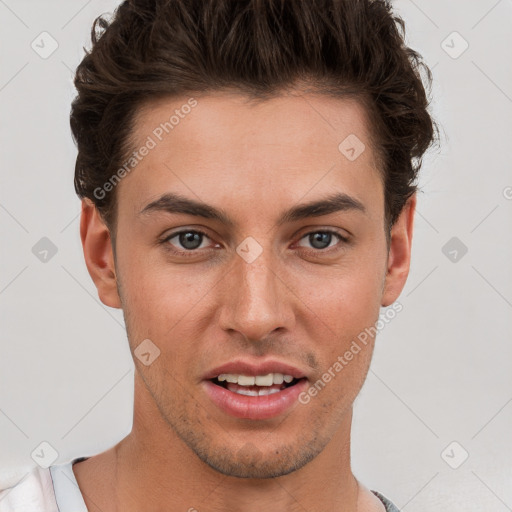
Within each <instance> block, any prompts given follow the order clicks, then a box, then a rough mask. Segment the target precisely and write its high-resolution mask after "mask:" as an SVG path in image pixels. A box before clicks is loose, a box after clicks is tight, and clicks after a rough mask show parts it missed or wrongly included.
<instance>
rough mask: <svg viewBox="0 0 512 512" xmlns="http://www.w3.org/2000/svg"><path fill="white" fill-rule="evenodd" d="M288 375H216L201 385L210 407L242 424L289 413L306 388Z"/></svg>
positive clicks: (304, 382) (297, 377) (299, 379)
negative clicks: (214, 407)
mask: <svg viewBox="0 0 512 512" xmlns="http://www.w3.org/2000/svg"><path fill="white" fill-rule="evenodd" d="M288 371H290V373H277V372H276V373H264V374H263V373H262V374H259V375H256V374H255V373H253V374H252V375H247V373H251V372H250V371H247V370H246V373H244V374H242V373H240V374H238V373H219V374H217V375H214V376H211V374H210V376H209V377H210V378H208V379H205V380H204V381H203V386H204V391H205V392H206V394H207V396H208V397H209V398H210V400H211V402H212V404H213V405H215V406H216V407H217V408H218V409H219V410H220V411H222V412H223V413H224V414H227V415H228V416H231V417H234V418H241V419H245V420H269V419H271V418H274V417H276V416H279V415H281V414H283V413H284V412H285V411H288V410H290V409H291V408H292V407H294V406H296V405H297V404H298V402H299V396H300V394H301V393H303V392H304V391H305V390H306V389H307V387H308V379H307V378H306V377H303V376H301V374H300V372H298V371H296V370H295V376H294V375H291V373H292V370H291V369H289V370H288Z"/></svg>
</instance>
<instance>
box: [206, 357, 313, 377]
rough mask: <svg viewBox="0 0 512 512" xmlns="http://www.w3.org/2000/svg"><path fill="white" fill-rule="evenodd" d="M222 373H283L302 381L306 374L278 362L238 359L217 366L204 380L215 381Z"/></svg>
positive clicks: (254, 374) (252, 374) (251, 374)
mask: <svg viewBox="0 0 512 512" xmlns="http://www.w3.org/2000/svg"><path fill="white" fill-rule="evenodd" d="M222 373H231V374H235V375H250V376H256V375H267V374H268V373H282V374H283V375H291V376H292V377H294V378H295V379H302V378H303V377H305V376H306V375H305V373H304V372H303V371H301V370H299V369H298V368H296V367H295V366H291V365H290V364H288V363H284V362H281V361H276V360H268V361H264V362H255V361H249V360H242V359H238V360H235V361H230V362H229V363H225V364H223V365H221V366H217V367H216V368H214V369H213V370H210V371H209V372H208V373H207V374H206V375H205V376H204V380H208V379H214V378H215V377H218V376H219V375H220V374H222Z"/></svg>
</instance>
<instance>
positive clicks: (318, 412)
mask: <svg viewBox="0 0 512 512" xmlns="http://www.w3.org/2000/svg"><path fill="white" fill-rule="evenodd" d="M195 99H196V100H197V105H196V106H195V107H194V108H192V109H185V110H187V111H188V110H190V112H189V113H188V114H187V115H184V116H183V118H180V121H179V123H177V124H176V125H175V126H174V127H173V129H172V130H169V133H166V132H165V131H163V133H160V131H158V130H157V132H155V129H157V128H158V127H159V126H160V124H161V123H162V122H165V121H168V120H169V117H170V116H171V115H172V114H173V112H174V111H175V109H178V110H180V107H181V106H182V105H184V104H186V103H187V100H188V98H183V99H172V100H160V101H159V102H158V103H154V104H152V105H151V106H150V107H149V108H147V109H146V110H145V111H144V113H143V114H142V115H141V116H140V118H139V119H138V121H137V123H136V126H135V131H134V134H135V138H136V141H137V142H136V148H140V147H141V146H143V145H144V144H146V142H147V140H148V139H147V138H148V136H151V138H152V139H153V140H154V141H155V142H156V146H155V147H154V148H152V149H151V150H150V151H149V152H148V154H147V156H145V157H144V158H143V159H142V160H141V161H140V163H139V164H138V165H137V166H136V168H135V169H134V170H133V171H131V173H130V174H128V175H127V176H126V177H124V178H123V179H122V181H121V183H120V184H119V185H118V190H117V194H118V195H117V197H118V212H117V236H116V274H117V280H118V285H119V288H118V289H119V294H120V300H121V303H122V307H123V310H124V315H125V320H126V325H127V330H128V336H129V341H130V347H131V350H132V351H134V350H135V349H136V348H137V346H138V345H139V344H140V343H141V342H142V341H143V340H146V339H149V340H151V342H152V343H153V344H154V345H156V346H157V347H158V349H159V350H160V355H159V357H158V358H157V359H155V360H154V361H153V362H152V363H151V364H150V365H149V366H145V365H143V364H141V363H140V362H139V361H138V359H137V358H135V362H136V365H137V371H138V372H139V373H140V375H141V377H142V379H143V381H144V383H145V385H146V387H147V389H148V391H149V392H150V394H151V396H152V398H153V399H154V401H155V403H156V405H157V406H158V409H159V411H160V414H161V415H162V417H163V419H164V420H165V421H166V422H167V423H168V425H169V427H170V428H171V429H173V430H174V432H175V433H176V434H178V436H179V437H180V438H181V439H182V441H183V442H184V443H185V444H186V445H187V446H188V447H189V448H190V449H191V450H193V452H194V453H196V454H197V456H199V458H200V459H201V460H203V461H204V462H206V463H207V464H209V465H210V466H211V467H213V468H215V469H216V470H218V471H220V472H222V473H225V474H229V475H233V476H243V477H272V476H278V475H284V474H287V473H289V472H290V471H293V470H294V469H298V468H300V467H302V466H303V465H304V464H306V463H307V462H308V461H310V460H311V459H313V458H314V457H315V456H316V455H318V454H319V453H320V452H321V451H322V450H323V449H324V448H325V447H326V446H327V444H328V443H329V442H330V441H331V439H333V437H334V436H335V434H336V432H337V431H338V430H339V428H340V425H341V424H342V422H343V420H344V419H346V418H347V417H348V416H349V415H350V413H351V407H352V404H353V402H354V399H355V397H356V396H357V394H358V392H359V390H360V388H361V386H362V384H363V382H364V380H365V377H366V374H367V371H368V367H369V364H370V360H371V354H372V351H373V342H374V339H372V338H371V337H370V338H368V340H367V343H366V344H364V345H363V344H361V343H359V345H360V346H361V350H360V351H359V353H358V354H357V355H354V357H353V359H352V360H351V361H350V362H348V364H345V365H343V368H342V369H341V370H338V371H335V372H334V374H335V377H334V378H331V379H330V382H328V383H327V384H325V386H324V387H323V388H321V389H320V390H319V391H318V393H317V394H316V396H314V397H311V399H310V400H309V401H308V403H301V401H299V400H298V399H297V395H298V392H299V391H300V392H304V391H307V390H308V388H309V387H310V386H312V385H314V384H315V383H316V382H317V381H319V380H322V376H323V374H325V373H326V372H328V370H329V368H331V374H332V368H333V365H335V363H336V361H338V356H343V355H344V354H345V352H346V351H347V350H348V349H349V347H350V346H351V343H352V341H353V340H356V339H357V337H358V335H359V334H360V333H361V332H363V331H364V330H365V328H368V327H371V326H373V325H374V324H375V322H376V321H377V320H378V316H379V311H380V307H381V305H382V304H383V302H384V301H385V300H386V301H387V304H385V305H389V303H390V302H392V301H393V300H395V298H396V297H387V298H386V299H384V293H385V278H386V265H387V256H388V252H387V245H386V237H385V222H384V193H383V186H382V181H381V178H380V176H379V172H378V170H377V168H376V164H375V161H374V152H373V149H372V148H371V147H370V140H369V131H368V127H367V124H366V117H365V112H364V110H363V108H362V107H361V106H360V105H359V104H358V103H355V102H352V101H348V100H339V99H331V98H327V97H323V96H305V97H300V96H281V97H278V98H275V99H272V100H267V101H265V102H262V103H260V104H250V103H248V102H247V99H246V98H245V97H243V96H237V95H233V94H231V95H229V94H227V93H225V94H221V93H216V94H214V95H208V96H204V97H197V96H196V97H195ZM181 112H183V110H181ZM155 133H160V136H161V139H162V140H161V141H160V140H159V139H158V137H156V136H155ZM351 134H353V135H355V136H356V137H357V138H358V139H359V140H360V141H361V142H362V143H363V144H365V150H364V151H363V152H362V153H361V154H360V155H359V156H358V157H357V158H356V159H353V158H352V157H353V154H352V153H353V152H352V151H350V147H349V148H348V151H347V148H345V146H343V145H342V149H343V148H345V149H344V150H343V151H341V150H340V149H339V148H338V146H339V145H340V143H341V142H342V141H344V140H345V139H346V138H347V137H348V136H349V135H351ZM354 140H355V139H353V138H351V139H349V143H346V144H348V146H350V145H351V144H350V142H351V143H352V145H353V144H354ZM358 144H359V143H358ZM361 147H362V146H358V147H356V151H358V150H359V149H360V148H361ZM346 155H348V156H350V157H351V158H348V157H347V156H346ZM170 193H172V194H178V195H180V196H182V197H183V198H186V199H190V200H192V201H197V202H203V203H207V204H208V205H210V206H211V207H212V208H215V209H216V210H219V211H222V213H223V214H224V216H225V217H227V218H228V219H230V220H231V224H230V223H225V222H224V221H223V220H219V219H217V218H205V217H202V216H194V215H191V214H183V213H173V212H170V211H167V210H166V209H165V208H163V206H165V205H163V203H162V202H160V203H157V204H156V206H155V204H153V206H151V207H148V205H150V204H151V203H154V202H155V201H157V200H158V199H159V198H161V197H162V196H163V195H164V194H170ZM337 193H339V194H346V195H347V196H350V197H351V198H353V199H354V200H355V201H357V202H358V203H360V204H361V205H362V206H363V208H357V207H354V206H353V205H352V206H348V207H346V208H344V209H341V210H337V211H334V212H331V213H327V214H324V215H322V216H313V215H311V214H310V215H309V216H308V217H307V218H298V217H297V216H295V217H294V218H292V219H289V218H288V219H284V221H283V222H278V220H280V219H281V218H282V216H283V215H284V212H287V211H289V210H291V209H294V208H297V207H298V206H300V205H302V204H305V203H311V202H316V201H321V200H323V199H326V198H328V197H331V196H333V195H334V194H337ZM172 204H173V203H172V202H171V205H172ZM174 204H177V203H174ZM158 205H160V207H159V206H158ZM143 210H145V211H143ZM180 232H183V234H182V235H181V236H180V235H179V233H180ZM329 232H330V233H331V234H329ZM187 233H188V234H187ZM202 233H204V235H203V234H202ZM337 234H338V235H339V236H337ZM340 237H343V238H340ZM269 361H271V362H274V363H275V366H273V367H272V370H273V371H268V368H269V367H266V368H264V367H263V369H261V368H259V369H260V370H261V371H262V372H263V374H267V373H274V374H279V373H283V374H291V373H293V371H295V372H296V376H297V377H301V379H297V380H298V382H297V383H295V381H293V382H292V384H293V386H291V387H288V388H287V390H286V391H283V390H280V388H281V387H283V385H279V384H277V385H273V386H272V387H273V388H274V389H275V390H276V392H272V394H269V395H266V396H258V397H255V396H247V394H239V392H238V391H240V389H241V390H242V392H244V390H247V391H250V392H254V390H255V388H253V387H250V388H243V387H242V386H240V388H238V387H237V388H236V389H237V392H234V391H230V390H228V389H227V388H226V387H225V386H226V381H224V382H222V383H221V382H220V381H212V380H211V377H212V374H215V373H216V372H215V369H216V368H219V367H220V366H222V365H225V364H227V363H240V362H247V363H248V364H249V365H251V364H252V365H260V364H263V363H267V362H269ZM284 364H286V365H288V367H293V368H294V369H295V370H292V369H290V368H285V367H284V366H283V365H284ZM281 368H282V372H279V369H281ZM338 368H339V367H338ZM250 370H251V369H250V367H243V366H235V367H233V368H228V369H227V371H225V373H229V374H244V375H249V376H250V375H252V373H251V371H250ZM213 376H217V375H213ZM277 380H278V381H279V376H277ZM324 381H325V378H324ZM241 382H243V380H242V381H241ZM260 382H261V381H260ZM284 384H286V383H284ZM293 388H296V390H295V391H294V389H293ZM231 389H234V387H233V386H231ZM258 389H259V388H258ZM261 389H267V390H268V388H266V387H265V386H261ZM303 396H304V395H303ZM290 397H291V398H290ZM303 401H304V400H303ZM148 421H149V418H148Z"/></svg>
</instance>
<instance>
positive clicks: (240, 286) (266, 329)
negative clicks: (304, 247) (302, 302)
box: [222, 237, 292, 340]
mask: <svg viewBox="0 0 512 512" xmlns="http://www.w3.org/2000/svg"><path fill="white" fill-rule="evenodd" d="M267 242H268V243H267V244H265V247H263V244H260V243H259V242H256V240H255V239H251V237H248V239H246V240H244V241H243V242H242V243H241V244H240V245H239V246H238V247H237V254H236V256H235V261H234V263H233V264H234V265H235V268H233V269H232V270H231V272H229V274H228V275H227V276H226V278H227V281H226V286H227V287H228V292H227V297H228V298H227V299H225V303H224V304H223V307H224V308H225V309H224V316H223V322H222V323H223V325H222V327H223V328H224V329H234V330H236V331H239V332H240V333H242V334H243V335H244V336H245V337H246V338H247V339H250V340H258V339H262V338H264V337H265V336H267V335H269V334H270V333H271V332H272V331H274V330H275V329H278V328H280V327H284V328H290V322H291V319H292V315H291V306H290V304H288V303H287V299H286V286H285V285H284V284H283V283H282V282H281V279H280V278H279V277H278V270H277V267H278V266H279V265H278V264H277V263H278V256H277V255H275V254H274V252H273V251H272V248H271V244H270V242H269V239H268V238H267Z"/></svg>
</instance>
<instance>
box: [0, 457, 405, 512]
mask: <svg viewBox="0 0 512 512" xmlns="http://www.w3.org/2000/svg"><path fill="white" fill-rule="evenodd" d="M87 458H88V457H78V458H76V459H73V460H72V461H70V462H64V463H62V464H57V465H55V466H50V467H49V468H46V469H43V468H41V467H39V466H36V467H35V468H33V469H32V470H31V471H28V472H27V474H26V475H25V476H24V477H23V478H22V479H21V480H20V481H19V482H18V483H17V484H15V485H13V486H12V487H8V488H6V489H3V490H1V491H0V512H88V511H87V507H86V506H85V501H84V498H83V496H82V493H81V492H80V488H79V487H78V483H77V481H76V478H75V474H74V473H73V469H72V466H73V464H74V463H75V462H79V461H82V460H85V459H87ZM372 492H373V494H375V495H376V496H377V497H378V498H379V499H380V500H381V501H382V503H384V505H385V507H386V511H387V512H400V511H399V510H398V509H397V508H396V507H395V505H393V503H391V502H390V501H389V500H388V499H387V498H385V497H384V496H383V495H382V494H381V493H379V492H377V491H372Z"/></svg>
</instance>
